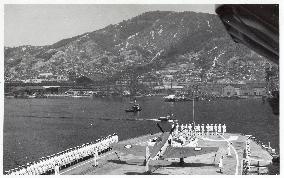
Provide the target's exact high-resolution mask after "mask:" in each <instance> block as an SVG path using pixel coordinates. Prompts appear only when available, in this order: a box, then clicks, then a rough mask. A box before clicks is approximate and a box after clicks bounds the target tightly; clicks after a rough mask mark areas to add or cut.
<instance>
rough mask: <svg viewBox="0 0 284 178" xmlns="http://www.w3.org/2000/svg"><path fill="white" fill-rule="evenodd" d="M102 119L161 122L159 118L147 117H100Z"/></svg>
mask: <svg viewBox="0 0 284 178" xmlns="http://www.w3.org/2000/svg"><path fill="white" fill-rule="evenodd" d="M99 119H100V120H105V121H113V120H115V121H120V120H123V121H155V122H159V120H158V119H147V118H99Z"/></svg>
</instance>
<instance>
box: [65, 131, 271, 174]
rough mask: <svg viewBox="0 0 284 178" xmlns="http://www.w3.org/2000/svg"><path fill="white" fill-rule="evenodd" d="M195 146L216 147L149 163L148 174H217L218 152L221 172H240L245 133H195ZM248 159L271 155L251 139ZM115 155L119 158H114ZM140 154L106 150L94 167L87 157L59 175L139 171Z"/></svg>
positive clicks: (145, 138) (142, 141)
mask: <svg viewBox="0 0 284 178" xmlns="http://www.w3.org/2000/svg"><path fill="white" fill-rule="evenodd" d="M158 135H159V134H154V135H144V136H141V137H137V138H133V139H129V140H124V141H120V143H123V144H137V145H146V144H147V141H149V139H151V138H154V137H157V136H158ZM198 138H199V139H198V146H200V147H202V146H210V147H212V146H216V147H219V150H218V151H217V152H216V153H209V154H204V155H198V156H192V157H189V158H184V162H185V163H184V165H183V166H180V164H179V159H166V160H161V161H158V163H157V162H156V163H155V165H151V166H150V168H151V170H152V174H156V175H168V174H173V175H184V174H186V175H215V174H221V173H220V172H219V169H218V162H219V159H220V157H221V156H223V157H224V159H223V166H224V167H223V173H222V174H225V175H237V174H238V175H240V174H241V172H242V159H243V154H244V149H245V144H246V142H245V141H246V138H247V137H246V136H244V135H241V134H232V133H226V134H225V135H224V136H219V135H218V136H216V135H210V136H198ZM228 141H229V142H231V143H232V144H231V146H232V147H231V156H228V155H227V153H228ZM250 147H251V159H253V160H254V161H260V162H261V163H262V164H269V162H270V161H271V159H272V157H271V155H270V154H269V153H268V152H267V151H266V150H265V149H263V148H262V147H261V146H260V145H258V144H257V143H255V142H254V141H251V144H250ZM118 156H119V158H118ZM143 161H144V157H143V156H134V155H131V154H123V153H117V154H115V152H114V151H109V152H107V153H105V154H104V155H101V156H100V158H99V160H98V163H99V165H98V166H97V167H93V160H92V159H89V160H87V161H84V162H82V163H80V164H77V165H74V166H72V167H69V168H68V169H63V170H61V171H60V174H63V175H105V174H106V175H143V174H145V173H144V171H145V167H144V166H143Z"/></svg>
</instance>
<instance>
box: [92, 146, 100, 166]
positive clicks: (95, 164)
mask: <svg viewBox="0 0 284 178" xmlns="http://www.w3.org/2000/svg"><path fill="white" fill-rule="evenodd" d="M98 157H99V155H98V150H97V148H95V152H94V158H93V162H94V164H93V167H96V166H98V164H99V163H98Z"/></svg>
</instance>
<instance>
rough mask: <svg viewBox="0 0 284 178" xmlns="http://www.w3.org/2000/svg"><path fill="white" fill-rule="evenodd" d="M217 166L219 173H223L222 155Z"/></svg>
mask: <svg viewBox="0 0 284 178" xmlns="http://www.w3.org/2000/svg"><path fill="white" fill-rule="evenodd" d="M218 167H219V171H220V173H221V174H223V156H221V158H220V160H219V164H218Z"/></svg>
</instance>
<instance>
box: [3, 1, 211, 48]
mask: <svg viewBox="0 0 284 178" xmlns="http://www.w3.org/2000/svg"><path fill="white" fill-rule="evenodd" d="M154 10H161V11H163V10H170V11H195V12H205V13H215V12H214V5H212V4H211V5H205V4H202V5H197V4H194V5H190V4H187V5H184V4H182V5H161V4H159V5H153V4H151V5H133V4H132V5H126V4H124V5H122V4H116V5H115V4H114V5H100V4H87V5H78V4H74V5H59V4H53V5H33V4H24V5H20V4H14V5H12V4H6V5H5V6H4V45H5V46H19V45H47V44H52V43H55V42H57V41H59V40H61V39H64V38H68V37H73V36H76V35H80V34H83V33H85V32H91V31H95V30H97V29H100V28H103V27H105V26H107V25H109V24H116V23H119V22H121V21H122V20H127V19H129V18H132V17H134V16H137V15H139V14H141V13H143V12H147V11H154Z"/></svg>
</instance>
